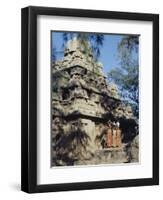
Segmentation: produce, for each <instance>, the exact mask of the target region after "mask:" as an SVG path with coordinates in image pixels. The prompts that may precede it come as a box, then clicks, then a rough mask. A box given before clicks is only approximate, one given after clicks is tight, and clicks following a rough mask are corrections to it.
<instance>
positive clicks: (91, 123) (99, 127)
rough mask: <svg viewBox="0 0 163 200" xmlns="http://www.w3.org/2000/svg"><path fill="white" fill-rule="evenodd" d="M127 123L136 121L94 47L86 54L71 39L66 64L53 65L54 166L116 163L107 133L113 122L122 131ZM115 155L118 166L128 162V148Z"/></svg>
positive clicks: (67, 48)
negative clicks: (96, 56)
mask: <svg viewBox="0 0 163 200" xmlns="http://www.w3.org/2000/svg"><path fill="white" fill-rule="evenodd" d="M122 119H125V120H129V121H130V120H132V119H133V115H132V110H131V109H130V107H128V109H126V107H125V106H124V105H123V103H122V102H121V101H120V98H119V95H118V90H117V87H116V86H115V85H111V84H109V83H108V82H107V81H106V77H105V76H104V73H103V66H102V64H101V63H98V62H95V60H94V58H93V53H92V50H91V48H90V46H89V43H88V45H87V49H86V48H85V47H84V46H83V45H82V44H81V42H80V40H78V39H76V38H74V39H73V40H70V41H69V42H68V43H67V46H66V48H65V50H64V58H63V60H60V61H57V62H55V63H54V64H53V65H52V166H56V165H74V164H98V163H109V162H110V163H113V162H114V160H113V159H112V160H111V157H113V156H112V153H113V148H110V149H109V148H108V147H107V144H106V141H105V136H106V134H105V133H106V132H107V128H108V122H109V123H112V124H113V126H115V124H116V123H119V126H120V127H121V126H122V127H123V122H122V125H121V121H123V120H122ZM122 132H123V131H122ZM115 150H116V151H118V154H116V156H117V155H119V161H118V160H117V162H126V159H127V158H126V155H125V153H124V151H123V148H122V147H119V148H115ZM115 150H114V152H115ZM104 151H105V152H104ZM115 160H116V159H115ZM115 162H116V161H115Z"/></svg>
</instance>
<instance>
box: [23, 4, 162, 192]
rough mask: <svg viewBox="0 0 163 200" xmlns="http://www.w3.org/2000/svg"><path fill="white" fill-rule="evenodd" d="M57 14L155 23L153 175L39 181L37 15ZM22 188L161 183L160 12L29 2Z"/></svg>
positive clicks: (48, 189)
mask: <svg viewBox="0 0 163 200" xmlns="http://www.w3.org/2000/svg"><path fill="white" fill-rule="evenodd" d="M38 15H49V16H50V15H51V16H52V15H55V16H65V17H66V16H67V17H68V16H71V17H89V18H97V19H98V18H102V19H123V20H138V21H151V22H152V23H153V177H152V178H140V179H128V180H113V181H95V182H80V183H79V182H77V183H63V184H47V185H38V184H37V16H38ZM21 77H22V80H21V98H22V99H21V102H22V103H21V190H22V191H24V192H28V193H37V192H54V191H68V190H83V189H100V188H115V187H131V186H147V185H158V184H159V15H158V14H144V13H128V12H113V11H99V10H82V9H66V8H50V7H35V6H30V7H26V8H23V9H22V12H21Z"/></svg>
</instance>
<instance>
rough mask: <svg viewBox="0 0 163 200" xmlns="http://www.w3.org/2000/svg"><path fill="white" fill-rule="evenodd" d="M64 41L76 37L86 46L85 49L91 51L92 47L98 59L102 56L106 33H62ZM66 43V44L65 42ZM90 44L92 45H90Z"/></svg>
mask: <svg viewBox="0 0 163 200" xmlns="http://www.w3.org/2000/svg"><path fill="white" fill-rule="evenodd" d="M62 36H63V40H64V42H67V41H68V40H69V39H72V38H73V37H76V38H77V39H78V40H80V42H81V44H82V45H83V46H84V48H85V51H86V52H88V51H90V47H91V49H92V51H93V54H94V57H95V59H96V60H97V59H98V58H99V56H100V48H101V46H102V45H103V41H104V35H103V34H101V33H98V34H95V33H73V32H72V33H67V32H64V33H63V34H62ZM63 45H64V44H63ZM89 45H90V47H89Z"/></svg>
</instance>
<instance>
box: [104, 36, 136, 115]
mask: <svg viewBox="0 0 163 200" xmlns="http://www.w3.org/2000/svg"><path fill="white" fill-rule="evenodd" d="M138 47H139V38H138V36H124V37H123V38H122V39H121V41H120V43H119V44H118V47H117V50H118V60H119V64H120V67H116V68H114V69H112V70H111V71H110V72H109V73H108V78H109V79H110V80H111V81H113V82H114V83H116V84H117V85H118V87H119V89H120V94H121V97H122V99H123V100H125V101H127V102H129V103H130V104H131V105H132V108H133V111H134V114H135V115H136V116H137V117H138V113H139V106H138V105H139V62H138V60H139V59H138Z"/></svg>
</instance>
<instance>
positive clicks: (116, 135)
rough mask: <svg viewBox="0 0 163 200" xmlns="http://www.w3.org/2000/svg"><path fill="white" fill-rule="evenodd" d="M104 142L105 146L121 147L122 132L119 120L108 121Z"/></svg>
mask: <svg viewBox="0 0 163 200" xmlns="http://www.w3.org/2000/svg"><path fill="white" fill-rule="evenodd" d="M105 143H106V147H107V148H116V147H118V148H121V147H122V134H121V129H120V123H119V122H110V121H109V122H108V123H107V129H106V134H105Z"/></svg>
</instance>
